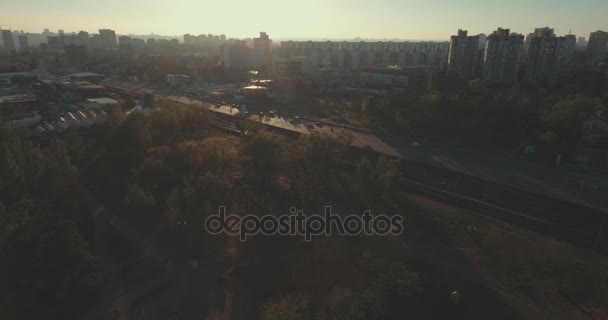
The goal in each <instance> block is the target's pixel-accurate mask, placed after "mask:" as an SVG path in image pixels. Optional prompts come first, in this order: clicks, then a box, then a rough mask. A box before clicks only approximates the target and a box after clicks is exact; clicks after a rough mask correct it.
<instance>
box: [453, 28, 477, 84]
mask: <svg viewBox="0 0 608 320" xmlns="http://www.w3.org/2000/svg"><path fill="white" fill-rule="evenodd" d="M478 57H479V36H467V30H458V35H455V36H452V37H451V39H450V47H449V49H448V66H447V71H448V75H450V76H454V77H458V78H461V79H470V78H472V77H473V76H474V75H475V73H476V72H477V62H478Z"/></svg>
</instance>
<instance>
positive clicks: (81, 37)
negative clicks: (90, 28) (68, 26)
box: [77, 31, 89, 46]
mask: <svg viewBox="0 0 608 320" xmlns="http://www.w3.org/2000/svg"><path fill="white" fill-rule="evenodd" d="M77 38H78V44H79V45H83V46H86V45H87V43H88V40H89V33H88V32H86V31H79V32H78V35H77Z"/></svg>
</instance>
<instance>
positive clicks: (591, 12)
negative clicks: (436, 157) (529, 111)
mask: <svg viewBox="0 0 608 320" xmlns="http://www.w3.org/2000/svg"><path fill="white" fill-rule="evenodd" d="M0 3H1V4H0V8H1V9H0V28H2V29H13V30H24V31H28V32H41V31H42V29H43V28H49V29H51V30H52V31H55V32H56V31H57V29H63V30H65V31H66V32H69V31H78V30H86V31H89V32H97V30H98V29H99V28H112V29H115V30H116V31H117V33H120V34H128V33H136V34H149V33H152V32H154V33H157V34H164V35H182V34H184V33H191V34H199V33H205V34H207V33H214V34H219V33H223V34H226V35H228V36H229V37H231V36H232V37H250V36H254V35H256V34H257V33H258V32H259V31H266V32H268V33H269V34H270V36H271V37H272V38H290V37H294V38H354V37H357V36H359V37H363V38H378V39H383V38H402V39H433V40H445V39H447V38H448V37H449V36H450V35H451V34H454V33H455V32H456V30H457V29H458V28H463V29H468V30H469V32H470V33H481V32H483V33H489V32H491V31H492V30H494V29H496V27H498V26H502V27H508V28H511V30H513V31H515V32H519V33H525V34H527V33H529V32H531V31H532V29H533V28H534V27H541V26H551V27H554V28H555V29H556V32H557V33H558V34H567V33H568V31H569V29H572V33H573V34H577V35H580V36H585V37H587V36H589V32H590V31H595V30H598V29H602V30H608V0H577V1H574V0H303V1H291V0H213V1H206V0H173V1H170V0H94V1H93V0H19V1H10V0H0Z"/></svg>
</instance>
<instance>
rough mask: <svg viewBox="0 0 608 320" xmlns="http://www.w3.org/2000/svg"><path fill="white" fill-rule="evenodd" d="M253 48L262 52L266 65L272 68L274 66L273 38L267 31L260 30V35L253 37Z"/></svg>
mask: <svg viewBox="0 0 608 320" xmlns="http://www.w3.org/2000/svg"><path fill="white" fill-rule="evenodd" d="M253 48H254V49H257V50H259V51H261V52H262V54H263V56H264V65H265V66H266V67H267V68H270V67H271V66H272V53H271V40H270V37H269V36H268V35H267V34H266V32H260V37H259V38H254V39H253Z"/></svg>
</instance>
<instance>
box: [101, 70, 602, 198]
mask: <svg viewBox="0 0 608 320" xmlns="http://www.w3.org/2000/svg"><path fill="white" fill-rule="evenodd" d="M103 84H104V85H106V86H109V87H111V88H114V89H115V90H120V91H121V92H122V93H128V94H132V95H134V96H143V94H144V93H148V94H153V95H157V96H162V97H164V98H167V99H170V100H172V101H175V102H177V103H182V104H192V105H199V106H201V107H205V108H208V109H209V110H211V111H213V112H215V113H219V114H224V115H226V116H229V117H235V118H236V117H237V114H238V112H237V111H238V110H237V109H236V108H233V107H231V106H229V105H222V106H221V107H217V106H216V105H215V104H213V103H208V102H204V101H201V100H198V99H191V98H187V97H184V96H181V95H180V93H183V92H180V90H178V89H171V88H167V89H164V90H160V89H158V88H162V87H161V86H159V87H156V88H150V87H147V86H145V85H143V84H141V83H137V84H133V83H124V82H117V81H115V80H107V81H105V82H103ZM292 112H293V111H292ZM250 118H251V119H253V120H255V121H259V122H261V123H264V124H266V125H268V126H271V127H274V128H280V129H283V130H288V131H291V132H294V133H297V134H310V133H313V132H325V133H328V134H333V133H334V132H336V130H337V129H344V130H346V131H347V132H349V133H350V134H351V135H352V136H353V145H354V146H356V147H359V148H362V149H366V150H369V151H373V152H377V153H380V154H384V155H388V156H391V157H396V158H399V159H403V160H407V161H411V162H416V163H422V164H427V165H431V166H434V167H437V168H441V169H448V170H450V171H454V172H458V173H462V174H467V175H471V176H474V177H478V178H482V179H485V180H489V181H492V182H495V183H500V184H504V185H507V186H512V187H515V188H519V189H521V190H525V191H529V192H532V193H540V194H544V195H548V196H551V197H555V198H559V199H567V200H569V201H571V202H576V203H580V204H584V205H588V206H593V207H597V208H600V209H604V210H606V209H607V208H608V197H606V196H605V194H606V192H608V177H605V176H600V175H597V174H594V175H589V174H585V173H581V172H577V171H574V170H571V169H569V168H565V167H562V168H557V167H545V166H538V165H534V164H531V163H529V162H526V161H524V160H519V159H505V158H501V157H499V156H496V155H492V154H487V153H483V152H479V151H474V150H467V149H463V148H456V147H451V146H445V145H436V144H425V143H421V142H420V141H416V140H415V139H413V138H411V137H401V136H395V135H391V134H388V133H384V132H381V133H372V132H370V131H369V130H366V129H354V128H352V127H342V126H338V125H335V124H329V123H324V124H322V126H321V127H319V126H314V127H312V128H314V129H311V128H309V127H307V124H309V123H316V122H321V121H322V120H317V121H315V119H310V120H305V119H304V117H302V120H301V121H299V122H298V121H297V122H293V121H292V122H290V120H293V114H281V115H278V116H275V117H270V116H268V112H266V113H265V116H259V114H258V115H252V116H250ZM414 142H417V143H414Z"/></svg>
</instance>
